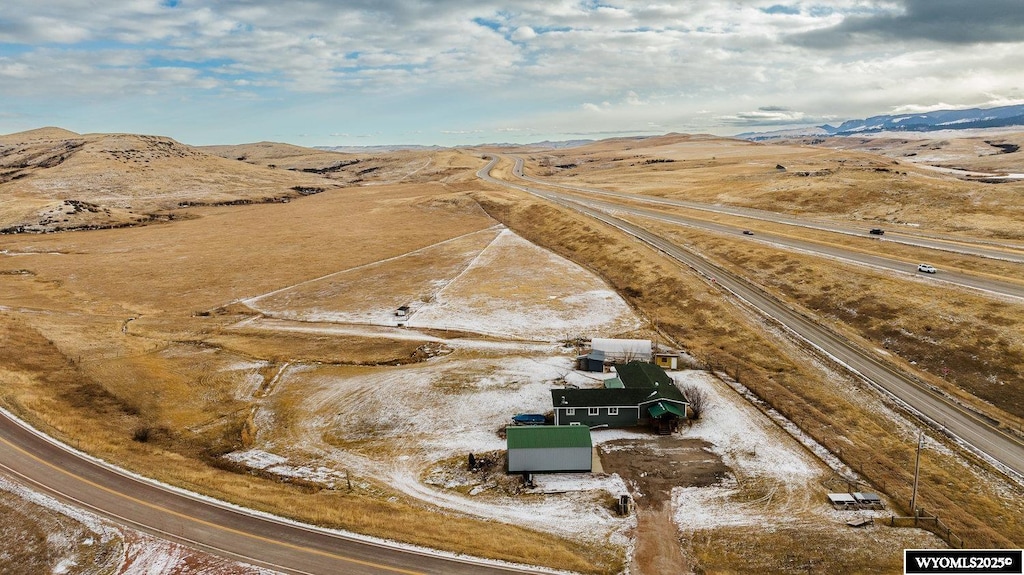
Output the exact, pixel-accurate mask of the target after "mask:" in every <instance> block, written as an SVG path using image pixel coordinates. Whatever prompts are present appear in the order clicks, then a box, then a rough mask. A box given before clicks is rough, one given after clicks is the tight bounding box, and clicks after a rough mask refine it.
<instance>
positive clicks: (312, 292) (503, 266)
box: [244, 228, 643, 341]
mask: <svg viewBox="0 0 1024 575" xmlns="http://www.w3.org/2000/svg"><path fill="white" fill-rule="evenodd" d="M244 303H245V304H246V305H248V306H250V307H252V308H253V309H255V310H258V311H260V312H262V313H263V314H264V315H266V316H268V317H271V318H281V319H292V320H301V321H305V322H323V323H342V324H368V325H377V326H395V325H400V324H401V325H406V326H409V327H416V328H434V329H456V330H463V331H469V332H473V333H479V334H485V335H490V336H494V337H501V338H508V339H522V340H532V341H557V340H563V339H566V338H568V337H570V336H572V337H575V336H581V335H591V334H595V333H597V334H617V333H623V332H628V331H632V330H635V329H638V328H640V327H642V325H643V323H642V322H641V321H640V319H639V318H638V317H637V316H636V315H635V314H633V312H632V310H630V308H629V306H628V305H626V302H624V301H623V300H622V298H620V297H619V296H618V295H617V294H616V293H615V292H614V291H612V290H611V289H609V288H608V286H606V285H605V284H604V283H603V282H602V281H601V280H600V279H599V278H597V277H596V276H594V275H593V274H591V273H590V272H588V271H587V270H585V269H584V268H582V267H580V266H578V265H576V264H574V263H572V262H570V261H568V260H566V259H564V258H561V257H559V256H556V255H555V254H553V253H551V252H549V251H547V250H545V249H542V248H540V247H537V246H535V245H533V244H531V243H529V242H527V241H526V240H524V239H522V238H520V237H519V236H517V235H516V234H515V233H513V232H512V231H510V230H508V229H504V228H502V229H498V228H488V229H486V230H481V231H479V232H475V233H472V234H468V235H466V236H462V237H458V238H453V239H451V240H447V241H444V242H440V243H438V244H435V245H433V246H428V247H426V248H421V249H418V250H415V251H412V252H409V253H407V254H404V255H401V256H397V257H394V258H390V259H388V260H386V261H382V262H377V263H374V264H369V265H364V266H359V267H358V268H354V269H351V270H339V271H337V272H334V273H331V274H327V275H325V276H323V277H320V278H317V279H314V280H309V281H305V282H302V283H300V284H296V285H294V286H288V287H284V288H281V289H278V290H275V291H273V292H271V293H268V294H263V295H261V296H256V297H253V298H249V299H247V300H245V302H244ZM401 306H407V307H408V308H409V312H408V315H405V316H396V315H395V312H396V310H397V309H398V308H399V307H401Z"/></svg>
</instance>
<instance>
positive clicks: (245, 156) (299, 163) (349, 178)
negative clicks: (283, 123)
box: [198, 142, 479, 185]
mask: <svg viewBox="0 0 1024 575" xmlns="http://www.w3.org/2000/svg"><path fill="white" fill-rule="evenodd" d="M198 149H199V150H202V151H205V152H208V153H210V154H214V155H216V156H220V157H222V158H227V159H231V160H239V161H242V162H245V163H247V164H252V165H255V166H265V167H269V168H274V169H278V170H290V171H294V172H301V173H305V174H317V175H320V176H323V177H324V178H327V179H329V180H330V181H332V182H337V183H342V184H345V185H353V184H363V185H380V184H393V183H399V182H405V183H422V182H451V181H469V180H470V179H472V171H471V169H472V168H475V167H479V160H478V159H477V158H475V157H473V156H472V155H469V154H466V153H464V152H461V151H457V150H429V151H424V150H399V151H390V152H365V153H364V152H360V153H343V152H333V151H327V150H315V149H311V148H303V147H301V146H293V145H290V144H281V143H276V142H259V143H256V144H242V145H237V146H203V147H200V148H198Z"/></svg>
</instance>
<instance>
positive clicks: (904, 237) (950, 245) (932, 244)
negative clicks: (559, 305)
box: [513, 158, 1024, 263]
mask: <svg viewBox="0 0 1024 575" xmlns="http://www.w3.org/2000/svg"><path fill="white" fill-rule="evenodd" d="M513 175H515V176H516V177H518V178H521V179H523V180H526V181H529V182H533V183H535V184H542V185H545V186H554V187H558V188H562V189H566V190H571V191H576V192H581V193H585V194H589V195H602V196H608V197H613V198H617V199H622V200H630V201H635V202H644V203H649V204H660V205H665V206H672V207H678V208H688V209H693V210H700V211H704V212H712V213H717V214H725V215H731V216H739V217H744V218H750V219H755V220H763V221H767V222H772V223H776V224H787V225H791V226H798V227H802V228H808V229H815V230H821V231H826V232H833V233H840V234H846V235H851V236H857V237H864V236H865V235H866V234H867V231H868V229H867V228H868V226H867V225H865V226H862V227H854V226H850V225H843V224H839V223H836V222H824V221H816V220H811V219H807V218H800V217H796V216H790V215H787V214H780V213H777V212H770V211H767V210H759V209H756V208H743V207H737V206H725V205H717V204H705V203H701V202H692V201H688V200H677V199H671V198H657V197H651V196H643V195H640V194H629V193H625V192H616V191H612V190H602V189H598V188H589V187H584V186H573V185H569V184H563V183H555V182H550V181H547V180H541V179H539V178H533V177H530V176H527V175H525V174H524V173H523V161H522V159H519V158H516V163H515V167H514V168H513ZM872 237H873V238H874V239H876V240H879V241H885V242H893V243H900V244H906V245H911V246H917V247H923V248H930V249H935V250H941V251H946V252H953V253H958V254H964V255H974V256H979V257H984V258H990V259H996V260H1005V261H1010V262H1015V263H1024V246H1021V245H1019V244H1012V243H1005V242H1004V243H1001V242H998V241H996V240H979V239H965V238H953V237H943V236H941V235H939V234H929V233H927V232H925V231H922V230H914V231H913V232H912V231H909V230H906V229H899V230H893V229H887V230H885V236H884V237H875V236H872Z"/></svg>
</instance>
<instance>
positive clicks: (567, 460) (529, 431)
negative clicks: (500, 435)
mask: <svg viewBox="0 0 1024 575" xmlns="http://www.w3.org/2000/svg"><path fill="white" fill-rule="evenodd" d="M505 438H506V444H507V446H508V471H509V473H523V472H530V473H555V472H575V473H579V472H582V471H585V472H589V471H590V470H591V469H592V468H593V447H594V443H593V441H592V440H591V438H590V428H588V427H586V426H583V425H535V426H516V427H506V428H505Z"/></svg>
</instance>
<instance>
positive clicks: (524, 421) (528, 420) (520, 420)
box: [512, 413, 547, 425]
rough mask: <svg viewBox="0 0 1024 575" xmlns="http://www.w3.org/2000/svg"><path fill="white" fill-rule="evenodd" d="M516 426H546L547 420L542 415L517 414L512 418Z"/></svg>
mask: <svg viewBox="0 0 1024 575" xmlns="http://www.w3.org/2000/svg"><path fill="white" fill-rule="evenodd" d="M512 423H513V424H515V425H544V424H545V423H547V418H546V417H544V415H543V414H541V413H517V414H515V415H513V416H512Z"/></svg>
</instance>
